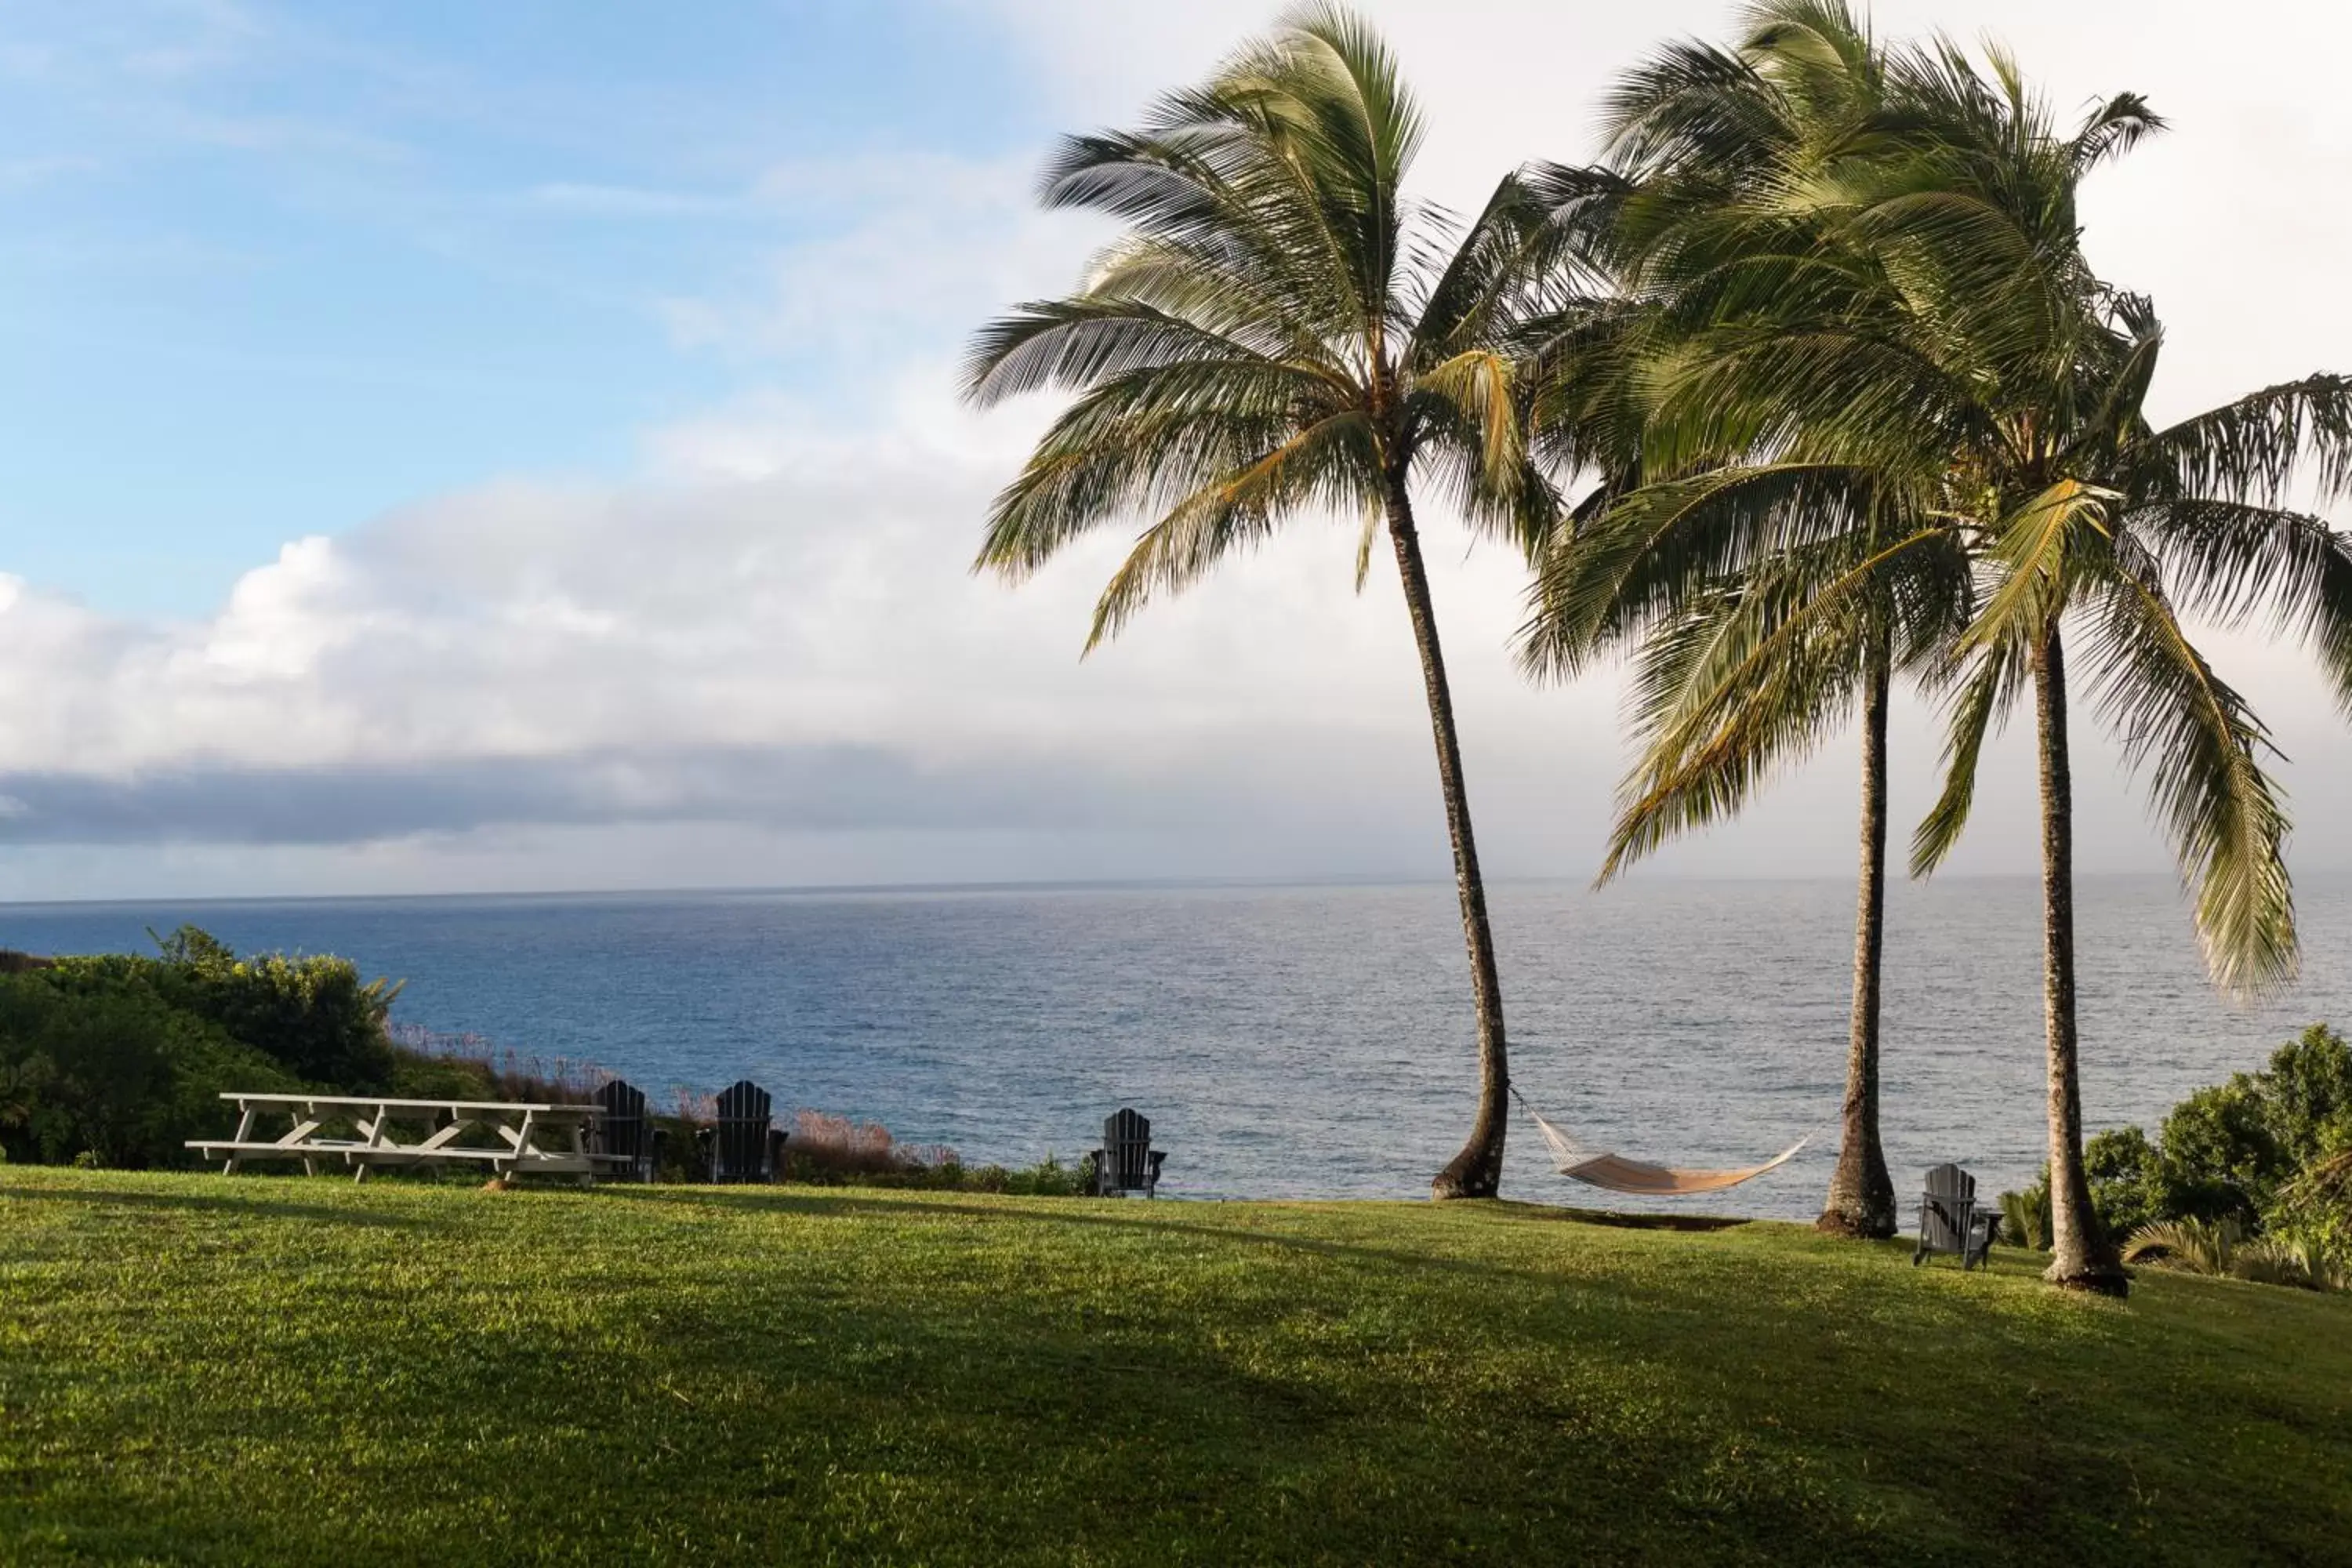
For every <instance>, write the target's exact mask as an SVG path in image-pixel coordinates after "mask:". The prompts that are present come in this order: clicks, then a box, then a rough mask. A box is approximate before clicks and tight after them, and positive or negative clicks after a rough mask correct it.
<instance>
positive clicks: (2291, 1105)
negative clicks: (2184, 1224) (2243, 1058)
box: [2084, 1024, 2352, 1240]
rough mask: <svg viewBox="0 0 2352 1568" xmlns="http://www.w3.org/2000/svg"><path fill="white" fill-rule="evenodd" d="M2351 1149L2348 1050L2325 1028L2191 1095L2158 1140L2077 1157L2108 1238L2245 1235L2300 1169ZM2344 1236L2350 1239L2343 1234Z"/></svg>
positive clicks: (2103, 1141) (2351, 1059) (2119, 1138)
mask: <svg viewBox="0 0 2352 1568" xmlns="http://www.w3.org/2000/svg"><path fill="white" fill-rule="evenodd" d="M2346 1150H2352V1047H2347V1044H2346V1043H2345V1040H2344V1037H2342V1036H2340V1035H2338V1034H2336V1032H2335V1031H2334V1030H2332V1029H2330V1028H2328V1027H2327V1026H2325V1025H2321V1024H2315V1025H2313V1026H2311V1027H2310V1028H2308V1029H2306V1030H2305V1031H2304V1032H2303V1034H2302V1036H2301V1037H2299V1038H2297V1039H2294V1040H2290V1041H2288V1042H2287V1043H2286V1044H2285V1045H2284V1046H2281V1047H2279V1048H2278V1049H2277V1050H2276V1051H2275V1052H2273V1053H2272V1056H2271V1059H2270V1061H2269V1062H2268V1063H2267V1064H2266V1065H2265V1066H2264V1067H2263V1068H2262V1070H2260V1071H2258V1072H2252V1073H2238V1074H2235V1075H2233V1076H2232V1077H2231V1079H2230V1080H2229V1081H2228V1082H2227V1083H2221V1084H2215V1085H2213V1086H2212V1087H2210V1088H2208V1089H2199V1090H2198V1091H2197V1092H2196V1093H2194V1094H2191V1095H2190V1096H2189V1098H2188V1099H2186V1100H2182V1101H2181V1102H2180V1103H2179V1104H2178V1105H2176V1106H2174V1107H2173V1108H2172V1110H2171V1112H2170V1113H2169V1114H2168V1115H2167V1116H2166V1117H2165V1119H2164V1124H2163V1126H2162V1127H2161V1128H2160V1129H2159V1131H2158V1136H2157V1137H2156V1138H2155V1139H2154V1140H2150V1139H2149V1138H2148V1136H2147V1133H2145V1132H2143V1131H2141V1130H2140V1129H2138V1128H2137V1127H2121V1128H2116V1129H2115V1130H2114V1131H2107V1132H2102V1133H2100V1134H2099V1135H2098V1136H2097V1137H2095V1138H2094V1139H2092V1140H2091V1142H2090V1144H2089V1145H2088V1147H2087V1148H2085V1149H2084V1164H2085V1166H2086V1168H2087V1169H2088V1171H2089V1173H2090V1177H2091V1199H2092V1202H2093V1204H2094V1205H2095V1206H2096V1207H2097V1209H2098V1212H2099V1217H2100V1219H2101V1220H2102V1221H2103V1222H2104V1223H2105V1224H2106V1226H2108V1228H2109V1232H2110V1234H2113V1235H2124V1234H2127V1233H2128V1232H2131V1231H2133V1230H2137V1229H2138V1228H2139V1227H2141V1226H2147V1225H2154V1224H2160V1223H2162V1222H2165V1221H2168V1220H2180V1219H2200V1220H2209V1221H2215V1222H2218V1221H2221V1220H2229V1221H2231V1222H2233V1223H2235V1224H2236V1225H2237V1226H2239V1227H2240V1229H2241V1231H2242V1232H2243V1233H2244V1234H2247V1235H2252V1234H2253V1233H2254V1232H2255V1231H2257V1230H2260V1229H2263V1228H2264V1227H2266V1226H2271V1225H2273V1223H2275V1218H2274V1214H2273V1211H2274V1210H2276V1209H2277V1208H2278V1207H2279V1205H2281V1204H2282V1203H2283V1202H2284V1197H2285V1194H2287V1193H2288V1192H2289V1191H2290V1190H2291V1189H2292V1188H2294V1185H2295V1184H2296V1183H2297V1182H2298V1181H2299V1180H2300V1179H2301V1174H2302V1173H2304V1172H2305V1170H2306V1169H2307V1168H2309V1167H2312V1166H2314V1165H2315V1164H2318V1163H2323V1162H2324V1161H2326V1159H2327V1158H2328V1157H2329V1156H2330V1155H2332V1154H2334V1153H2336V1152H2342V1151H2346ZM2347 1240H2352V1237H2347Z"/></svg>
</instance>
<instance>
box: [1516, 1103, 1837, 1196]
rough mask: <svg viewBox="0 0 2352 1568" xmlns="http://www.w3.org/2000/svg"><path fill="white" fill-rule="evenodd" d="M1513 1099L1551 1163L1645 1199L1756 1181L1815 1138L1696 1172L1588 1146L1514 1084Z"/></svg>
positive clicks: (1593, 1182) (1586, 1180)
mask: <svg viewBox="0 0 2352 1568" xmlns="http://www.w3.org/2000/svg"><path fill="white" fill-rule="evenodd" d="M1511 1098H1512V1099H1514V1100H1517V1101H1518V1102H1519V1109H1520V1110H1524V1111H1526V1112H1527V1113H1528V1117H1529V1119H1531V1120H1532V1121H1534V1122H1535V1124H1536V1131H1538V1132H1539V1133H1541V1134H1542V1135H1543V1141H1544V1143H1545V1144H1546V1146H1547V1147H1549V1149H1550V1150H1551V1158H1552V1164H1553V1165H1554V1166H1555V1167H1557V1168H1558V1170H1559V1173H1560V1174H1561V1175H1563V1176H1567V1177H1570V1178H1571V1179H1573V1180H1575V1181H1580V1182H1583V1183H1585V1184H1588V1185H1591V1186H1595V1187H1606V1188H1608V1189H1609V1190H1610V1191H1611V1192H1612V1193H1633V1194H1639V1195H1642V1196H1646V1197H1676V1196H1680V1195H1682V1194H1686V1193H1719V1192H1721V1191H1723V1189H1724V1188H1726V1187H1736V1186H1738V1185H1739V1184H1740V1183H1742V1182H1752V1181H1754V1180H1755V1179H1756V1178H1757V1177H1759V1176H1760V1175H1762V1174H1763V1173H1765V1172H1767V1171H1774V1170H1778V1169H1780V1167H1781V1166H1782V1165H1785V1164H1787V1163H1789V1162H1790V1161H1791V1160H1793V1159H1795V1158H1796V1157H1797V1151H1799V1150H1800V1149H1802V1148H1803V1147H1804V1146H1805V1145H1806V1144H1808V1143H1810V1142H1812V1138H1811V1136H1810V1135H1808V1136H1806V1137H1803V1138H1800V1139H1798V1140H1797V1141H1796V1142H1794V1143H1791V1144H1790V1145H1789V1146H1788V1147H1787V1148H1786V1149H1783V1150H1781V1151H1780V1152H1779V1153H1778V1154H1775V1155H1773V1156H1772V1158H1770V1159H1769V1160H1767V1161H1765V1162H1764V1163H1762V1164H1760V1165H1748V1166H1744V1167H1742V1168H1740V1169H1738V1170H1736V1171H1694V1170H1684V1169H1680V1168H1677V1167H1675V1166H1673V1165H1653V1164H1649V1163H1646V1162H1643V1161H1641V1160H1628V1159H1625V1158H1623V1157H1622V1156H1621V1155H1617V1154H1612V1153H1610V1152H1608V1151H1606V1150H1601V1149H1588V1148H1586V1147H1585V1146H1584V1145H1583V1144H1581V1143H1579V1142H1577V1141H1576V1140H1575V1139H1573V1138H1571V1137H1570V1136H1569V1135H1568V1134H1567V1133H1566V1132H1563V1131H1560V1130H1559V1128H1557V1127H1555V1126H1553V1125H1552V1124H1551V1123H1550V1122H1549V1121H1545V1120H1544V1119H1543V1118H1542V1117H1541V1116H1538V1115H1537V1114H1536V1108H1535V1107H1534V1106H1532V1105H1529V1104H1528V1100H1527V1096H1525V1095H1523V1094H1521V1093H1520V1092H1519V1091H1518V1089H1517V1087H1516V1086H1514V1087H1513V1089H1511Z"/></svg>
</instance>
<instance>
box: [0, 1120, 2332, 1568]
mask: <svg viewBox="0 0 2352 1568" xmlns="http://www.w3.org/2000/svg"><path fill="white" fill-rule="evenodd" d="M1471 1558H1488V1559H1494V1560H1506V1559H1508V1560H1514V1561H1518V1562H1586V1561H1591V1562H1675V1563H1696V1562H1765V1561H1785V1562H1806V1563H1821V1562H1886V1561H1906V1562H1954V1563H1972V1562H2000V1563H2029V1562H2051V1563H2059V1562H2064V1563H2081V1562H2108V1561H2112V1562H2132V1563H2150V1562H2179V1563H2222V1562H2254V1561H2264V1562H2307V1563H2324V1562H2333V1563H2344V1562H2352V1300H2346V1299H2342V1298H2320V1297H2316V1296H2311V1295H2306V1294H2302V1293H2298V1292H2294V1291H2289V1290H2284V1289H2270V1288H2263V1287H2257V1286H2250V1285H2243V1284H2238V1283H2234V1282H2215V1281H2205V1280H2198V1279H2181V1278H2171V1277H2163V1276H2155V1275H2149V1276H2144V1277H2143V1278H2142V1279H2141V1280H2140V1282H2139V1286H2138V1289H2136V1290H2135V1291H2134V1293H2133V1295H2132V1298H2131V1300H2129V1301H2128V1302H2125V1303H2121V1304H2118V1303H2115V1302H2109V1301H2102V1300H2088V1299H2080V1298H2073V1297H2066V1296H2062V1295H2059V1294H2057V1293H2055V1292H2053V1291H2050V1290H2048V1289H2044V1288H2042V1286H2040V1285H2039V1284H2037V1283H2035V1282H2034V1280H2033V1279H2032V1266H2031V1263H2030V1261H2029V1260H2028V1259H2026V1258H2024V1257H2023V1256H2022V1255H2021V1254H2015V1253H2011V1254H2007V1255H2006V1257H2005V1258H2003V1260H2002V1262H2001V1264H2000V1267H1999V1268H1997V1269H1996V1270H1995V1271H1994V1272H1992V1273H1990V1274H1989V1275H1987V1274H1975V1275H1967V1276H1963V1275H1961V1274H1960V1273H1959V1272H1958V1270H1957V1269H1956V1268H1954V1267H1953V1266H1952V1264H1951V1262H1950V1260H1949V1259H1945V1260H1943V1261H1942V1262H1941V1263H1940V1264H1939V1265H1938V1266H1937V1267H1933V1268H1927V1269H1921V1270H1916V1271H1915V1270H1914V1269H1912V1268H1910V1267H1909V1266H1908V1263H1907V1251H1906V1250H1904V1249H1901V1248H1898V1247H1891V1246H1890V1247H1855V1246H1853V1245H1851V1244H1841V1243H1835V1242H1831V1241H1826V1240H1822V1239H1818V1238H1816V1237H1813V1236H1811V1234H1810V1233H1807V1232H1804V1231H1801V1230H1799V1229H1796V1228H1793V1227H1790V1226H1769V1225H1752V1226H1740V1227H1738V1228H1734V1229H1727V1230H1720V1231H1714V1232H1707V1233H1690V1234H1685V1233H1676V1232H1670V1231H1659V1230H1643V1229H1628V1228H1620V1227H1612V1226H1602V1225H1595V1224H1590V1223H1583V1222H1580V1221H1579V1220H1576V1219H1572V1218H1569V1217H1564V1216H1563V1215H1562V1213H1561V1212H1560V1211H1557V1210H1546V1209H1538V1208H1531V1207H1522V1206H1517V1205H1455V1206H1449V1207H1442V1208H1441V1207H1434V1206H1430V1205H1383V1204H1333V1205H1297V1204H1227V1205H1206V1204H1174V1203H1164V1202H1163V1203H1158V1204H1147V1203H1143V1202H1140V1201H1129V1202H1127V1203H1091V1202H1078V1201H1075V1200H1053V1199H1045V1200H1021V1199H990V1198H978V1197H969V1196H956V1195H936V1196H935V1195H923V1194H891V1193H880V1192H856V1191H830V1192H828V1191H816V1190H808V1189H793V1188H784V1189H770V1190H762V1191H757V1192H752V1191H744V1190H740V1189H738V1190H732V1191H719V1190H708V1189H693V1188H657V1189H639V1190H635V1191H630V1190H621V1189H614V1188H605V1189H601V1190H598V1191H595V1192H587V1193H583V1192H576V1191H571V1190H554V1189H548V1190H527V1191H516V1192H508V1193H486V1192H476V1191H471V1190H466V1189H460V1188H456V1187H447V1186H444V1187H434V1186H429V1185H423V1184H399V1183H384V1184H377V1185H371V1186H368V1187H364V1188H355V1187H354V1186H352V1184H349V1183H347V1182H342V1181H333V1180H327V1179H323V1178H321V1179H318V1180H301V1179H296V1178H269V1177H251V1176H239V1177H236V1178H233V1179H232V1178H224V1177H220V1176H133V1175H114V1174H104V1173H89V1172H68V1171H33V1170H27V1169H23V1168H8V1167H0V1561H5V1562H8V1563H78V1562H123V1561H139V1560H146V1561H157V1562H174V1563H177V1562H191V1563H246V1562H255V1561H268V1562H272V1563H334V1564H356V1563H379V1562H381V1563H392V1562H425V1561H432V1562H436V1563H472V1562H480V1563H509V1562H527V1561H546V1562H567V1563H571V1562H576V1563H598V1564H617V1563H641V1562H675V1563H702V1562H754V1561H777V1562H824V1561H840V1562H866V1561H888V1562H922V1563H1024V1562H1039V1563H1240V1562H1282V1563H1307V1562H1331V1563H1366V1562H1376V1561H1381V1562H1426V1561H1433V1560H1447V1559H1471Z"/></svg>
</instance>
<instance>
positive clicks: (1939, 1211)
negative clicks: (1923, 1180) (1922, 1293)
mask: <svg viewBox="0 0 2352 1568" xmlns="http://www.w3.org/2000/svg"><path fill="white" fill-rule="evenodd" d="M1998 1234H2000V1210H1999V1209H1997V1208H1979V1207H1978V1206H1977V1179H1976V1178H1975V1177H1974V1176H1971V1175H1969V1173H1967V1172H1966V1171H1963V1170H1961V1169H1960V1168H1959V1167H1958V1165H1938V1166H1937V1167H1936V1168H1935V1169H1934V1170H1932V1171H1930V1172H1928V1173H1927V1190H1926V1191H1925V1192H1922V1193H1921V1194H1919V1241H1918V1245H1917V1246H1916V1247H1913V1248H1912V1250H1911V1265H1912V1267H1913V1268H1917V1267H1918V1266H1919V1265H1920V1264H1921V1263H1923V1262H1925V1261H1926V1260H1927V1255H1928V1254H1929V1253H1931V1252H1957V1253H1958V1254H1959V1255H1960V1267H1961V1268H1963V1269H1969V1268H1975V1267H1977V1265H1979V1264H1980V1263H1982V1262H1984V1261H1985V1259H1986V1258H1987V1256H1988V1255H1990V1253H1991V1251H1992V1240H1993V1237H1995V1236H1996V1235H1998Z"/></svg>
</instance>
